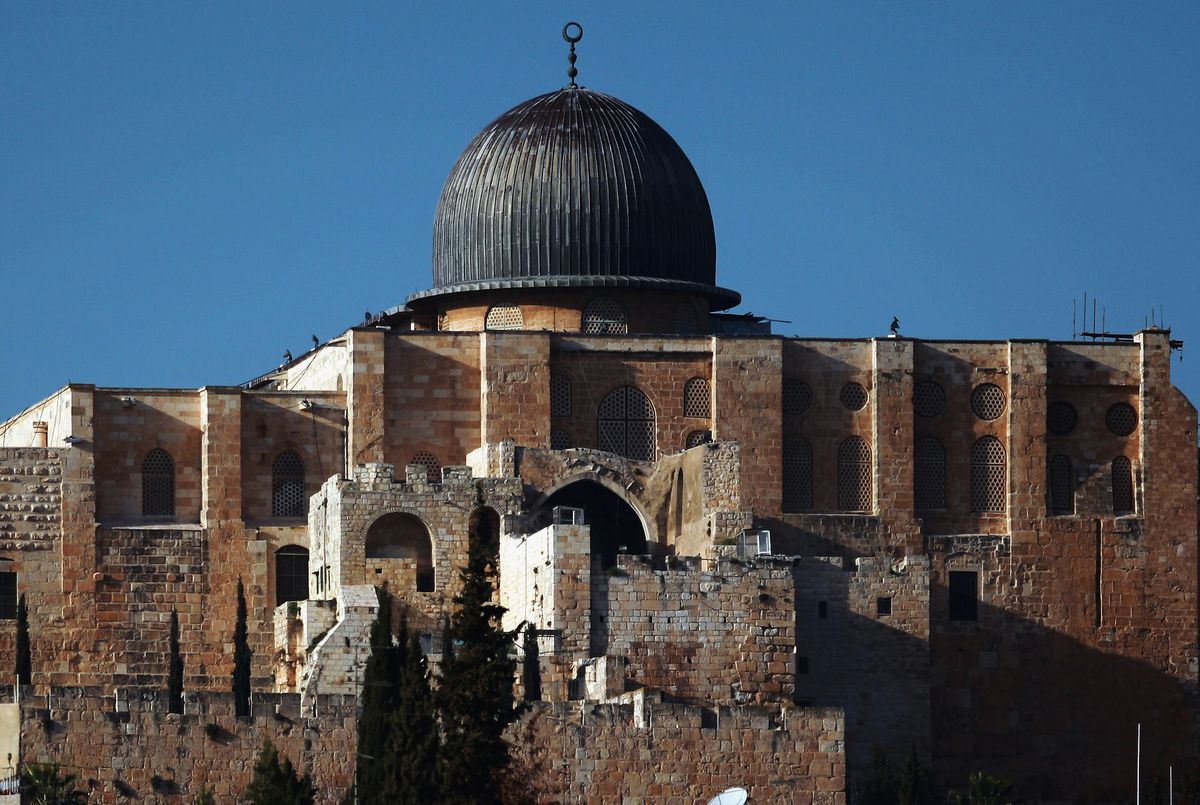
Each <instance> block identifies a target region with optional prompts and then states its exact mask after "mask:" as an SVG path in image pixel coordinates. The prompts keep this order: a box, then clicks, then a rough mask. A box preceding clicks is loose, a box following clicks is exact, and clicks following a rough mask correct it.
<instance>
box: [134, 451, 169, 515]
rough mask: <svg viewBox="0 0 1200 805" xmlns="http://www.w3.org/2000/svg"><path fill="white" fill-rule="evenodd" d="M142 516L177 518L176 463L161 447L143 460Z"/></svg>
mask: <svg viewBox="0 0 1200 805" xmlns="http://www.w3.org/2000/svg"><path fill="white" fill-rule="evenodd" d="M142 515H143V516H145V517H174V516H175V461H174V459H172V458H171V454H170V453H168V452H167V451H166V450H163V449H162V448H161V447H156V448H154V449H153V450H151V451H150V452H149V453H147V454H146V457H145V458H144V459H142Z"/></svg>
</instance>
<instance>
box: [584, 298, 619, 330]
mask: <svg viewBox="0 0 1200 805" xmlns="http://www.w3.org/2000/svg"><path fill="white" fill-rule="evenodd" d="M582 330H583V331H584V332H585V333H607V334H613V335H621V334H624V333H628V332H629V324H628V323H627V322H626V321H625V310H624V309H623V308H622V307H621V305H620V303H619V302H617V300H616V299H613V298H612V297H611V296H597V297H596V298H595V299H592V300H591V301H590V302H588V303H587V305H586V306H584V308H583V327H582Z"/></svg>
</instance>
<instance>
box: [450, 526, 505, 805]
mask: <svg viewBox="0 0 1200 805" xmlns="http://www.w3.org/2000/svg"><path fill="white" fill-rule="evenodd" d="M491 542H492V540H490V539H487V538H476V539H473V540H471V543H470V546H469V549H468V554H467V565H466V567H465V568H463V569H462V570H461V571H460V572H459V576H460V578H461V579H462V592H461V593H459V595H457V596H456V597H455V598H454V604H455V610H454V614H453V615H452V616H451V619H450V625H449V629H448V631H449V638H450V640H449V642H447V644H446V645H445V646H444V647H443V654H442V667H441V674H440V676H439V680H438V689H437V694H436V701H437V705H438V712H439V714H440V716H441V724H442V735H443V746H442V752H441V755H440V756H439V758H440V764H439V765H440V772H441V787H442V800H441V801H442V802H445V803H480V804H483V803H498V802H500V788H499V784H498V777H499V776H500V774H501V773H502V772H503V770H504V769H505V767H506V766H507V765H508V762H509V745H508V743H507V742H506V741H505V740H504V731H505V729H506V728H507V727H508V725H509V724H512V723H513V722H514V721H515V720H516V719H517V718H518V717H519V715H520V710H519V709H518V708H517V707H516V706H515V702H514V700H513V676H514V674H515V672H516V663H515V661H514V660H513V658H512V657H511V656H510V654H509V649H510V647H511V646H512V644H513V637H514V634H513V633H512V632H507V631H505V630H504V629H502V628H500V619H501V616H502V615H503V614H504V607H501V606H500V605H498V604H496V603H495V602H494V601H493V595H494V593H495V579H496V555H495V552H494V550H493V548H494V546H493V545H492V544H491Z"/></svg>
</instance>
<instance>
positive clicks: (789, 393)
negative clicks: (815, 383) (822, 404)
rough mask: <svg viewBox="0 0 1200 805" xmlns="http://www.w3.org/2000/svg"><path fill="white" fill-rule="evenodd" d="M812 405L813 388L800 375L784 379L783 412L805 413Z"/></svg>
mask: <svg viewBox="0 0 1200 805" xmlns="http://www.w3.org/2000/svg"><path fill="white" fill-rule="evenodd" d="M810 405H812V389H810V388H809V387H808V384H807V383H805V382H804V381H803V380H801V379H800V378H798V377H785V378H784V379H783V412H784V413H785V414H803V413H804V412H805V411H807V410H808V407H809V406H810Z"/></svg>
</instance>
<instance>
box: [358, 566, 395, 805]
mask: <svg viewBox="0 0 1200 805" xmlns="http://www.w3.org/2000/svg"><path fill="white" fill-rule="evenodd" d="M375 594H376V595H377V596H378V598H379V609H378V611H377V612H376V613H375V622H374V623H372V624H371V632H370V637H369V642H370V645H371V654H370V656H369V657H367V667H366V669H364V671H363V678H362V686H363V689H362V698H361V700H360V701H361V703H362V709H361V712H360V715H359V717H358V759H357V762H356V763H355V775H354V780H355V786H356V787H357V789H358V801H359V803H362V804H363V805H369V804H370V803H374V802H378V803H384V802H387V800H386V799H385V798H384V797H383V795H382V792H383V783H384V780H386V779H387V778H388V777H389V776H391V775H390V772H391V768H392V766H393V765H394V764H393V762H392V759H391V758H389V757H388V754H387V750H388V736H389V733H390V732H391V727H392V719H391V716H392V713H393V712H394V711H395V709H396V700H397V698H398V693H399V685H398V680H399V676H400V662H401V649H400V648H399V647H397V646H396V644H395V641H393V640H392V595H391V593H389V592H388V591H387V589H386V588H384V587H377V588H376V589H375Z"/></svg>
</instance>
